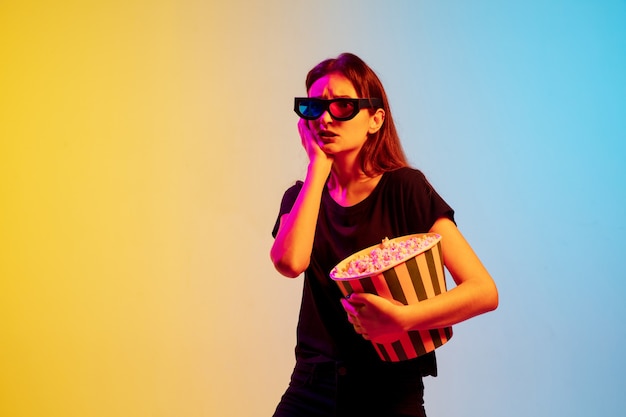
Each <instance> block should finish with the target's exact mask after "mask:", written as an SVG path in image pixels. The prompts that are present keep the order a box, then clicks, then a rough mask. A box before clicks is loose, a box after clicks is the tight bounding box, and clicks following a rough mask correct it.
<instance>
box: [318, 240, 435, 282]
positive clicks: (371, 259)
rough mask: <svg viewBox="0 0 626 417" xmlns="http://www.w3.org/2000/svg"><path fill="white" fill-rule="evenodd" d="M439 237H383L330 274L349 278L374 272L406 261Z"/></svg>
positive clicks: (340, 277)
mask: <svg viewBox="0 0 626 417" xmlns="http://www.w3.org/2000/svg"><path fill="white" fill-rule="evenodd" d="M438 239H439V236H438V235H435V234H424V235H418V236H414V237H411V238H409V239H406V240H401V241H395V240H394V241H390V240H389V239H387V238H384V239H383V240H382V242H381V243H380V245H378V246H377V247H375V248H374V249H372V250H371V251H370V252H369V253H366V254H361V255H359V254H357V255H355V257H354V258H352V259H350V260H349V261H348V262H346V263H345V264H343V265H341V264H340V265H337V266H336V267H335V268H333V270H332V271H331V273H330V275H331V276H332V277H334V278H339V279H342V278H344V279H345V278H350V277H354V276H359V275H365V274H374V273H377V272H380V271H383V270H385V269H388V268H390V267H392V266H395V265H397V264H399V263H402V262H404V261H406V260H407V259H409V258H412V257H414V256H416V255H417V254H419V253H420V252H423V251H424V250H426V249H428V248H429V247H430V246H431V245H432V244H433V243H434V242H436V241H437V240H438Z"/></svg>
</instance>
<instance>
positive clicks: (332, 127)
mask: <svg viewBox="0 0 626 417" xmlns="http://www.w3.org/2000/svg"><path fill="white" fill-rule="evenodd" d="M309 97H315V98H323V99H332V98H341V97H347V98H364V97H359V96H358V95H357V93H356V90H355V88H354V86H353V85H352V83H351V82H350V80H348V79H347V78H346V77H344V76H343V75H342V74H339V73H331V74H328V75H326V76H324V77H322V78H320V79H318V80H317V81H315V82H314V83H313V85H311V88H310V89H309ZM365 98H367V97H365ZM381 113H382V114H383V116H384V112H383V111H382V110H380V109H379V110H377V112H376V113H375V114H374V115H370V112H369V110H368V109H361V111H359V113H358V114H357V115H356V116H355V117H354V118H353V119H350V120H346V121H338V120H335V119H333V118H332V117H331V116H330V114H329V113H328V111H325V112H324V113H322V115H321V116H320V117H319V118H317V119H315V120H311V121H309V127H310V129H311V130H312V131H313V132H314V134H315V135H316V137H317V138H318V139H319V145H320V147H321V148H322V150H323V151H324V152H326V153H327V154H332V155H340V154H343V153H354V154H355V155H356V154H358V152H359V151H360V150H361V147H362V146H363V144H364V143H365V141H366V140H367V136H368V133H374V132H376V131H377V130H378V129H379V128H380V126H379V125H378V123H377V120H376V119H377V118H380V117H381V116H380V114H381ZM377 115H378V116H377ZM380 123H381V124H382V121H381V122H380Z"/></svg>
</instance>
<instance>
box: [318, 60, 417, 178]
mask: <svg viewBox="0 0 626 417" xmlns="http://www.w3.org/2000/svg"><path fill="white" fill-rule="evenodd" d="M332 73H339V74H341V75H343V76H344V77H346V78H347V79H348V80H350V82H352V85H353V86H354V89H355V90H356V93H357V94H358V96H359V97H362V98H380V99H381V100H382V102H383V105H382V109H383V110H384V111H385V120H384V122H383V125H382V126H381V128H380V129H379V130H378V132H376V133H373V134H368V139H367V140H366V141H365V143H364V144H363V147H362V148H361V151H360V153H359V157H358V161H359V164H360V168H361V170H362V171H363V172H364V173H365V175H368V176H376V175H378V174H382V173H383V172H387V171H393V170H396V169H398V168H402V167H405V166H408V165H409V164H408V162H407V159H406V155H405V153H404V149H403V148H402V143H401V142H400V138H399V137H398V132H397V131H396V126H395V124H394V123H393V117H392V116H391V109H390V107H389V101H388V100H387V94H386V93H385V89H384V88H383V84H382V83H381V81H380V79H379V78H378V76H377V75H376V73H375V72H374V71H373V70H372V69H371V68H370V67H369V66H368V65H367V64H366V63H365V62H364V61H363V60H362V59H361V58H359V57H358V56H356V55H354V54H351V53H347V52H346V53H342V54H341V55H339V56H338V57H337V58H330V59H326V60H324V61H322V62H320V63H319V64H317V65H316V66H315V67H314V68H313V69H312V70H311V71H309V73H308V74H307V77H306V90H307V92H308V91H309V90H310V88H311V86H312V85H313V83H315V81H317V80H319V79H320V78H322V77H324V76H326V75H329V74H332ZM369 111H370V114H374V112H375V111H376V109H370V110H369Z"/></svg>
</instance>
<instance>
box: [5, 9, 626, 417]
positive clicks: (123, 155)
mask: <svg viewBox="0 0 626 417" xmlns="http://www.w3.org/2000/svg"><path fill="white" fill-rule="evenodd" d="M505 3H506V4H505ZM624 22H626V2H624V1H592V0H590V1H524V2H497V1H472V2H468V1H441V2H431V1H393V2H388V3H383V2H380V1H371V0H363V1H356V0H355V1H328V0H318V1H315V2H313V3H311V2H304V1H265V2H252V1H249V2H245V1H242V0H228V1H221V2H211V1H208V2H207V1H189V0H178V1H133V0H125V1H107V2H88V1H54V2H52V1H50V2H44V1H42V2H34V1H0V141H1V142H0V178H1V183H0V187H1V188H0V192H1V194H0V198H1V205H0V209H1V212H0V237H1V241H0V244H1V247H0V278H1V287H0V309H1V316H0V320H1V322H0V326H1V327H0V338H1V339H0V415H2V416H7V417H9V416H10V417H22V416H29V417H30V416H37V417H39V416H55V417H56V416H59V417H74V416H76V417H85V416H90V417H92V416H93V417H100V416H102V417H110V416H124V417H126V416H128V417H143V416H145V417H157V416H159V417H160V416H163V417H170V416H171V417H179V416H184V417H199V416H224V417H227V416H269V415H271V413H272V411H273V409H274V407H275V405H276V403H277V401H278V400H279V397H280V395H281V394H282V392H283V390H284V389H285V387H286V385H287V382H288V378H289V374H290V371H291V367H292V366H293V345H294V341H295V324H296V317H297V313H298V308H299V299H300V289H301V284H302V281H301V279H296V280H288V279H284V278H282V277H280V276H279V275H278V274H277V273H276V272H275V271H274V270H273V267H272V265H271V263H270V261H269V256H268V251H269V247H270V245H271V234H270V232H271V229H272V226H273V224H274V220H275V216H276V214H277V211H278V206H279V203H280V198H281V197H282V194H283V191H284V190H285V189H286V188H287V187H288V186H289V185H291V184H292V183H293V181H295V180H296V179H298V178H301V177H302V175H303V173H304V170H305V167H306V157H305V155H304V152H303V151H302V150H301V149H300V145H299V139H298V136H297V130H296V123H297V117H296V116H295V114H294V113H293V111H292V99H293V97H294V96H296V95H302V94H305V91H304V76H305V74H306V72H307V71H308V70H309V69H310V68H311V67H312V66H313V65H315V64H316V63H317V62H319V61H320V60H322V59H325V58H327V57H330V56H335V55H337V54H338V53H340V52H343V51H351V52H354V53H357V54H358V55H360V56H361V57H362V58H364V59H365V60H366V62H368V63H369V64H370V65H371V66H372V67H373V68H374V69H375V70H376V71H377V72H378V74H379V75H380V76H381V78H382V80H383V83H384V84H385V86H386V88H387V91H388V94H389V96H390V100H391V103H392V106H393V110H394V116H395V119H396V121H397V123H398V127H399V130H400V134H401V137H402V138H403V140H404V143H405V145H406V149H407V153H408V155H409V157H410V159H411V162H412V163H413V164H414V165H415V166H417V167H419V168H421V169H422V170H423V171H424V172H425V173H426V174H427V175H428V176H429V178H430V180H431V182H432V183H433V184H434V185H435V187H436V188H437V189H438V190H439V192H440V193H441V194H442V195H443V196H444V198H446V199H447V200H448V201H449V203H450V204H451V205H453V207H454V208H455V209H456V210H457V221H458V224H459V226H460V228H461V230H462V231H463V232H464V233H465V235H466V236H467V237H468V239H469V240H470V242H471V243H472V244H473V246H474V248H475V249H476V251H477V252H478V253H479V255H480V256H481V258H482V259H483V261H484V263H485V264H486V265H487V267H488V268H489V270H490V271H491V272H492V275H493V276H494V278H495V279H496V281H497V283H498V286H499V289H500V295H501V305H500V308H499V309H498V310H497V311H496V312H494V313H491V314H488V315H485V316H482V317H479V318H476V319H474V320H471V321H469V322H466V323H462V324H459V325H457V326H456V327H455V337H454V338H453V339H452V341H451V342H450V343H448V344H447V345H445V346H444V347H442V348H441V349H440V350H439V356H438V357H439V366H440V376H439V377H437V378H428V379H427V380H426V382H425V383H426V404H427V411H428V413H429V415H430V416H452V415H454V416H467V417H470V416H471V417H473V416H484V417H488V416H493V417H502V416H507V417H515V416H524V417H525V416H529V415H532V416H536V417H540V416H541V417H543V416H546V417H547V416H580V417H583V416H589V415H602V416H624V415H625V414H626V402H625V401H624V399H623V389H624V386H626V359H625V358H624V355H623V351H624V343H625V342H626V330H625V325H624V320H625V319H626V307H625V303H624V301H623V298H624V295H626V291H625V286H626V284H625V278H626V276H625V273H624V267H623V265H624V248H625V245H624V243H623V240H622V238H623V235H624V233H625V231H626V230H625V225H626V220H625V216H624V214H626V213H625V210H624V207H625V204H626V191H625V190H626V186H625V183H626V181H625V180H626V158H625V157H626V133H625V132H626V76H625V74H626V25H625V24H624Z"/></svg>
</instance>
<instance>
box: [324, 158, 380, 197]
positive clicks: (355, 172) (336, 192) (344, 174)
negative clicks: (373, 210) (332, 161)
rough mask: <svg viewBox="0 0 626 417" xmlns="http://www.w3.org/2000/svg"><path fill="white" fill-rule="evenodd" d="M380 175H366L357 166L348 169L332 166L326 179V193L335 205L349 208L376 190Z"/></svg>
mask: <svg viewBox="0 0 626 417" xmlns="http://www.w3.org/2000/svg"><path fill="white" fill-rule="evenodd" d="M381 177H382V174H377V175H374V176H372V177H370V176H368V175H366V174H365V173H364V172H363V171H362V170H361V169H360V167H358V165H353V166H352V167H350V168H347V167H345V166H343V167H342V166H340V165H333V169H332V170H331V173H330V177H329V178H328V192H329V193H330V195H331V197H332V198H333V200H335V202H337V204H339V205H341V206H344V207H349V206H353V205H355V204H357V203H360V202H361V201H363V200H365V199H366V198H367V197H368V196H369V195H370V194H371V193H372V191H374V188H376V185H377V184H378V182H379V181H380V178H381Z"/></svg>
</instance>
